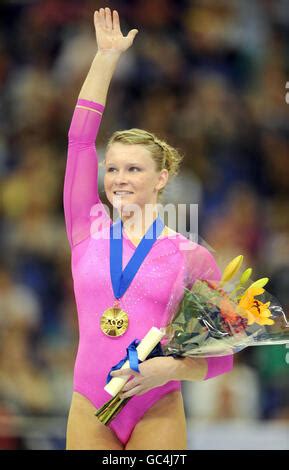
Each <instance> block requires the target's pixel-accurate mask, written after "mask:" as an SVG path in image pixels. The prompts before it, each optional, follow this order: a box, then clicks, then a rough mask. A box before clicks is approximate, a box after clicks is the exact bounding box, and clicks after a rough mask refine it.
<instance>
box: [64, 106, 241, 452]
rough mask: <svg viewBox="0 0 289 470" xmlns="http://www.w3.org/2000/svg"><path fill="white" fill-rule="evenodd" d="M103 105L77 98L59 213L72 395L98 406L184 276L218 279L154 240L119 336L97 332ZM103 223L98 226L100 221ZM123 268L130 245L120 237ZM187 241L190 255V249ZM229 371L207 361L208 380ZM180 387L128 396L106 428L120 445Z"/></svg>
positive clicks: (101, 304)
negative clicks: (73, 308) (73, 318)
mask: <svg viewBox="0 0 289 470" xmlns="http://www.w3.org/2000/svg"><path fill="white" fill-rule="evenodd" d="M103 110H104V106H103V105H101V104H99V103H95V102H92V101H88V100H84V99H79V100H78V101H77V105H76V108H75V110H74V114H73V118H72V121H71V125H70V129H69V133H68V156H67V164H66V172H65V181H64V213H65V223H66V230H67V236H68V240H69V244H70V248H71V268H72V275H73V283H74V293H75V300H76V305H77V311H78V322H79V346H78V352H77V357H76V362H75V368H74V381H73V390H74V391H76V392H78V393H80V394H81V395H83V396H84V397H86V398H87V399H88V400H90V402H91V403H92V404H93V405H94V406H95V407H96V408H99V407H100V406H102V405H103V404H104V403H105V402H106V401H107V400H109V399H110V398H111V396H110V395H109V394H108V393H107V392H106V391H105V390H104V386H105V385H106V377H107V374H108V372H109V370H110V369H111V367H112V366H113V365H115V364H116V363H118V362H119V361H120V359H122V358H123V357H124V356H125V355H126V348H127V346H128V345H129V344H130V343H131V342H132V341H133V340H134V339H136V338H137V339H142V338H143V337H144V336H145V334H146V333H147V332H148V331H149V329H150V328H151V327H152V326H156V327H162V326H165V325H166V324H167V322H168V318H169V315H170V311H171V309H172V308H173V307H174V303H175V302H178V300H179V299H180V296H181V294H182V287H183V281H184V278H187V279H190V280H191V281H193V280H194V279H195V278H204V279H205V278H207V279H219V278H220V272H219V269H218V267H217V265H216V263H215V261H214V258H213V256H212V255H211V254H210V252H209V251H208V250H206V249H205V248H204V247H202V246H200V245H198V244H196V243H193V242H191V241H188V240H187V239H186V238H185V237H183V236H182V235H181V234H175V235H174V236H162V234H161V235H160V236H159V238H158V239H157V240H156V242H155V243H154V245H153V247H152V249H151V250H150V252H149V254H148V255H147V257H146V258H145V260H144V262H143V264H142V265H141V267H140V269H139V270H138V272H137V274H136V276H135V278H134V279H133V281H132V283H131V285H130V286H129V288H128V290H127V291H126V293H125V294H124V295H123V297H122V298H121V299H120V305H121V307H122V308H123V309H124V310H125V311H126V312H127V313H128V315H129V327H128V330H127V331H126V332H125V334H124V335H122V336H119V337H116V338H111V337H108V336H106V335H105V334H104V333H103V332H102V331H101V329H100V326H99V322H100V317H101V315H102V313H103V311H104V310H105V309H107V308H108V307H111V306H112V305H113V301H114V300H115V299H114V295H113V290H112V284H111V279H110V266H109V238H108V236H107V233H108V231H107V228H108V227H109V225H110V224H111V220H110V218H109V215H108V213H107V212H106V210H105V208H104V206H103V205H102V203H101V201H100V199H99V195H98V157H97V153H96V148H95V140H96V136H97V133H98V130H99V126H100V122H101V117H102V113H103ZM100 221H101V223H99V222H100ZM123 236H124V238H123V269H124V268H125V266H126V264H127V263H128V261H129V259H130V258H131V256H132V255H133V253H134V250H135V246H134V245H133V243H132V242H131V241H130V239H129V238H128V237H127V235H126V234H125V232H124V233H123ZM188 243H189V244H190V249H189V250H188V249H187V248H188ZM231 368H232V356H226V357H216V358H210V359H209V361H208V373H207V377H206V378H210V377H214V376H215V375H219V374H222V373H224V372H227V371H229V370H230V369H231ZM180 389H181V382H179V381H170V382H168V383H167V384H165V385H163V386H160V387H156V388H154V389H152V390H150V391H148V392H147V393H145V394H143V395H140V396H137V395H135V396H133V397H132V399H131V400H130V401H129V402H128V403H127V405H126V406H125V407H124V408H123V410H122V411H121V412H120V413H119V414H118V416H117V417H116V418H115V419H114V420H113V421H112V422H111V423H110V425H109V426H110V428H111V429H112V430H113V431H114V432H115V434H116V435H117V437H118V438H119V440H120V441H121V442H122V443H123V444H125V443H126V442H127V441H128V439H129V437H130V435H131V433H132V431H133V429H134V427H135V425H136V424H137V422H138V421H139V420H140V419H141V418H142V416H143V415H144V413H145V412H146V411H147V410H148V409H149V408H150V407H151V406H152V405H153V404H154V403H155V402H157V401H158V400H159V399H160V398H161V397H163V396H164V395H166V394H167V393H170V392H172V391H174V390H180Z"/></svg>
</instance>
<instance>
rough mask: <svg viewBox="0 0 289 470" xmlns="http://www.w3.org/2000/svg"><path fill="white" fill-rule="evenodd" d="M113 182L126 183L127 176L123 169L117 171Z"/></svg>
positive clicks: (117, 183)
mask: <svg viewBox="0 0 289 470" xmlns="http://www.w3.org/2000/svg"><path fill="white" fill-rule="evenodd" d="M114 183H115V184H116V185H122V184H127V177H126V175H125V172H124V171H118V172H117V173H116V174H115V175H114Z"/></svg>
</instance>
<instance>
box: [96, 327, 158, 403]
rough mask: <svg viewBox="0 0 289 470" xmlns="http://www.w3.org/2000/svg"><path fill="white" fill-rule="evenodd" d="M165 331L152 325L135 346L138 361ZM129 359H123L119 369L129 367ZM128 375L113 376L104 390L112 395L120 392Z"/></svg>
mask: <svg viewBox="0 0 289 470" xmlns="http://www.w3.org/2000/svg"><path fill="white" fill-rule="evenodd" d="M164 334H165V332H164V331H161V330H159V329H158V328H156V327H155V326H153V327H152V328H151V329H150V331H149V332H148V333H147V334H146V335H145V337H144V338H143V339H142V340H141V342H140V343H139V345H138V346H137V348H136V350H137V354H138V358H139V360H140V361H144V360H145V359H146V358H147V356H148V355H149V354H150V353H151V352H152V350H153V349H154V348H155V347H156V345H157V344H158V343H159V342H160V340H161V339H162V337H163V336H164ZM129 367H130V365H129V361H125V363H124V364H123V366H122V367H121V368H120V370H121V369H129ZM129 378H130V375H124V376H122V377H113V378H112V379H111V380H110V381H109V382H108V384H107V385H106V386H105V387H104V390H105V391H106V392H107V393H109V394H110V395H112V396H113V397H114V396H115V395H116V394H117V393H118V392H120V390H121V389H122V387H123V386H124V384H125V383H126V382H127V381H128V379H129Z"/></svg>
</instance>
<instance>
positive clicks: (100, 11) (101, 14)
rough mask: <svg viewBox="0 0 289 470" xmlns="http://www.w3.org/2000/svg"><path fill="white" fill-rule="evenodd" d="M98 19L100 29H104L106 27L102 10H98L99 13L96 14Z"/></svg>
mask: <svg viewBox="0 0 289 470" xmlns="http://www.w3.org/2000/svg"><path fill="white" fill-rule="evenodd" d="M98 19H99V25H100V26H101V27H102V28H105V27H106V23H105V16H104V8H100V9H99V12H98Z"/></svg>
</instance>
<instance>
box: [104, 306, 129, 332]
mask: <svg viewBox="0 0 289 470" xmlns="http://www.w3.org/2000/svg"><path fill="white" fill-rule="evenodd" d="M100 328H101V331H102V332H103V333H104V334H105V335H107V336H110V337H115V336H121V335H123V334H124V333H125V332H126V330H127V328H128V314H127V313H126V312H125V311H124V310H122V309H121V308H120V305H119V301H118V300H115V302H114V305H113V307H110V308H108V309H106V310H105V311H104V312H103V314H102V316H101V318H100Z"/></svg>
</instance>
